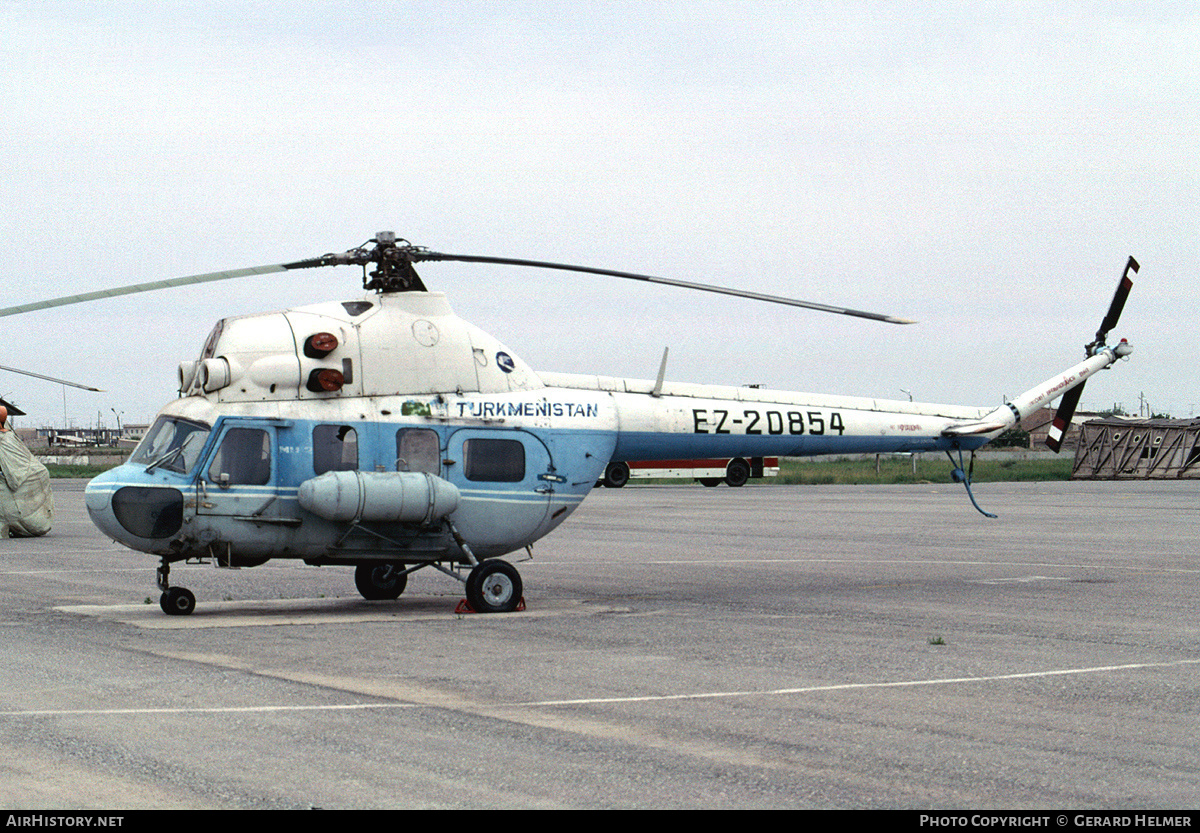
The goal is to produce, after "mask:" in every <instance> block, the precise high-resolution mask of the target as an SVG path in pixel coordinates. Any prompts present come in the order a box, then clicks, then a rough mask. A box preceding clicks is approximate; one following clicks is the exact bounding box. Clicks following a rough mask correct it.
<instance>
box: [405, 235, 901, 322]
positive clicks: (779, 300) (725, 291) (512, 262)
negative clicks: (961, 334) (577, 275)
mask: <svg viewBox="0 0 1200 833" xmlns="http://www.w3.org/2000/svg"><path fill="white" fill-rule="evenodd" d="M412 259H413V260H414V261H423V260H456V261H462V262H463V263H497V264H501V265H506V266H534V267H538V268H541V269H561V270H564V271H568V272H587V273H590V274H593V275H608V276H611V277H614V278H630V279H631V280H635V281H647V282H649V283H660V284H665V285H667V286H678V287H682V288H684V289H698V290H700V291H702V292H716V293H719V294H721V295H733V296H736V297H738V298H750V299H751V300H755V301H766V302H768V303H771V304H786V305H788V306H792V307H803V308H804V309H813V310H819V311H821V312H832V313H836V314H838V315H852V316H854V317H856V318H869V319H871V320H873V321H886V322H887V323H889V324H915V323H917V322H916V321H913V320H910V319H908V318H897V317H895V316H892V315H883V314H881V313H878V312H864V311H862V310H856V309H847V308H845V307H834V306H830V305H828V304H818V303H814V302H812V301H799V300H796V299H795V298H784V297H781V296H779V295H764V294H762V293H760V292H748V291H747V290H744V289H731V288H729V287H724V286H713V285H712V284H706V283H693V282H691V281H680V280H674V279H672V278H656V277H654V276H653V275H638V274H635V273H633V272H617V271H615V270H612V269H597V268H595V267H592V266H572V265H570V264H566V263H547V262H545V261H541V260H519V259H516V258H509V257H485V256H481V255H452V254H443V253H441V252H429V251H421V252H416V253H414V254H413V255H412Z"/></svg>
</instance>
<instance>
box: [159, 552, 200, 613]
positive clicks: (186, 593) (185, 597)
mask: <svg viewBox="0 0 1200 833" xmlns="http://www.w3.org/2000/svg"><path fill="white" fill-rule="evenodd" d="M170 574H171V565H170V564H168V563H167V560H166V559H165V558H164V559H163V562H162V564H160V565H159V567H158V587H159V589H160V590H162V591H163V592H162V595H161V596H159V597H158V606H159V607H161V608H162V611H163V613H165V614H167V615H168V616H187V615H188V614H190V613H191V612H192V611H193V610H195V609H196V597H195V595H193V594H192V591H191V590H188V589H187V588H186V587H171V586H170V582H169V580H168V577H169V576H170Z"/></svg>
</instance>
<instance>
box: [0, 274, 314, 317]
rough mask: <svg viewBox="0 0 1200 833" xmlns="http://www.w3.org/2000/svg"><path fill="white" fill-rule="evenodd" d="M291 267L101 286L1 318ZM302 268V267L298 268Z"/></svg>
mask: <svg viewBox="0 0 1200 833" xmlns="http://www.w3.org/2000/svg"><path fill="white" fill-rule="evenodd" d="M290 268H298V267H295V266H291V265H284V264H276V265H273V266H251V267H248V268H246V269H230V270H228V271H225V272H205V273H204V274H202V275H188V276H187V277H183V278H167V279H166V280H162V281H150V282H149V283H135V284H131V285H130V286H119V287H114V288H113V289H98V290H96V291H95V292H84V293H81V294H79V295H67V296H64V297H62V298H52V299H50V300H49V301H35V302H33V303H32V304H20V305H18V306H15V307H5V308H3V309H0V318H3V317H4V316H6V315H17V314H19V313H22V312H33V311H34V310H39V309H50V308H51V307H65V306H68V305H70V304H82V303H86V302H87V301H98V300H100V299H101V298H116V297H118V296H120V295H134V294H136V293H138V292H153V291H154V290H156V289H169V288H171V287H173V286H188V285H189V284H194V283H208V282H209V281H227V280H231V279H232V278H245V277H248V276H250V275H269V274H271V273H272V272H283V271H286V270H287V269H290ZM299 268H302V267H299Z"/></svg>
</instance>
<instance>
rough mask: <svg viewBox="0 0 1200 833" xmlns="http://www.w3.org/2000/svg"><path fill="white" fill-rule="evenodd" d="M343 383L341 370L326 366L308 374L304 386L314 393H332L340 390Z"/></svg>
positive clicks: (344, 380)
mask: <svg viewBox="0 0 1200 833" xmlns="http://www.w3.org/2000/svg"><path fill="white" fill-rule="evenodd" d="M345 383H346V379H345V377H343V376H342V371H340V370H334V369H333V368H330V367H326V368H318V369H317V370H314V371H313V372H312V373H310V374H308V384H307V385H306V387H307V388H308V389H309V390H311V391H313V392H314V393H333V392H334V391H339V390H341V389H342V385H344V384H345Z"/></svg>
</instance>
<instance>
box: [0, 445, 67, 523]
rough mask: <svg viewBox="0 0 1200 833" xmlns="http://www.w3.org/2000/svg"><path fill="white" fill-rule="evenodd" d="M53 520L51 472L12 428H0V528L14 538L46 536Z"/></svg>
mask: <svg viewBox="0 0 1200 833" xmlns="http://www.w3.org/2000/svg"><path fill="white" fill-rule="evenodd" d="M53 520H54V496H53V495H52V494H51V493H50V473H49V472H47V471H46V467H45V466H43V465H42V464H41V463H40V462H38V460H37V458H36V457H34V456H33V455H32V454H30V453H29V449H28V448H26V447H25V444H24V443H23V442H21V440H20V439H18V438H17V432H15V431H0V529H3V527H4V526H5V525H7V526H8V528H9V531H10V533H11V534H12V535H13V536H14V537H32V536H35V535H45V534H46V533H47V532H49V531H50V523H51V521H53Z"/></svg>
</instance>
